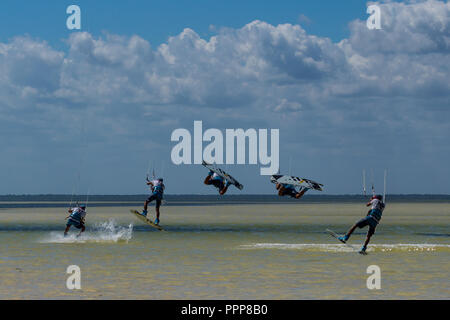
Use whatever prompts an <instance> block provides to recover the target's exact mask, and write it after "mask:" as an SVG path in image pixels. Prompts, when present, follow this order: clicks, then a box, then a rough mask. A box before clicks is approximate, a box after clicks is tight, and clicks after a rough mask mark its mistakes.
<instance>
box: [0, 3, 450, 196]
mask: <svg viewBox="0 0 450 320" xmlns="http://www.w3.org/2000/svg"><path fill="white" fill-rule="evenodd" d="M380 7H381V19H382V20H381V24H382V29H381V30H369V29H367V27H366V21H361V20H355V21H352V22H351V23H350V24H349V27H350V36H349V38H348V39H343V40H342V41H340V42H338V43H335V42H332V41H331V40H330V39H328V38H323V37H317V36H314V35H310V34H308V33H307V32H306V31H305V30H304V29H302V27H301V26H299V25H291V24H280V25H276V26H274V25H271V24H268V23H266V22H264V21H253V22H250V23H248V24H247V25H245V26H243V27H242V28H240V29H229V28H223V29H221V30H219V31H218V33H217V35H215V36H213V37H211V38H210V39H202V38H201V37H200V36H199V35H198V34H197V33H196V32H195V31H194V30H192V29H189V28H186V29H184V30H183V31H182V32H181V33H180V34H178V35H176V36H174V37H170V38H169V39H168V41H167V42H166V43H164V44H162V45H160V46H158V47H155V48H154V47H152V46H151V44H150V43H149V42H148V41H146V40H145V39H143V38H141V37H138V36H130V37H125V36H118V35H113V34H107V35H104V36H101V37H94V36H93V35H91V34H89V33H87V32H77V33H72V34H71V35H70V37H69V38H68V39H66V44H67V50H66V51H59V50H56V49H54V48H52V46H51V45H49V44H48V43H46V42H45V41H41V40H36V39H32V38H30V37H26V36H17V37H15V38H13V39H11V40H10V41H8V42H5V43H0V127H1V129H0V132H1V136H2V139H1V140H0V147H1V148H2V150H3V151H4V155H5V154H6V156H4V157H3V163H4V167H5V168H7V167H8V166H10V167H11V168H16V170H17V167H16V166H15V164H12V163H13V162H14V163H17V165H18V163H22V165H24V166H25V167H27V165H26V160H30V159H33V163H34V161H36V163H35V164H34V165H33V167H29V165H28V167H29V170H33V172H35V174H36V171H40V169H42V166H44V165H45V164H48V161H46V160H45V157H46V156H45V155H47V156H48V157H51V158H52V159H54V158H55V157H57V158H58V159H60V160H59V161H60V162H58V163H57V164H55V163H53V164H52V165H51V167H52V168H53V169H51V168H47V169H46V170H48V171H47V174H50V175H52V172H53V171H52V170H54V166H55V165H56V166H57V167H59V166H60V167H61V172H64V171H66V170H65V169H64V166H70V165H72V167H73V166H74V165H75V164H74V161H73V157H72V158H71V157H70V153H71V151H70V150H72V148H83V145H84V144H87V143H88V144H89V145H90V146H91V148H92V149H91V153H92V152H94V153H95V152H98V153H99V154H101V155H102V157H108V159H111V160H110V161H111V162H110V163H109V162H108V163H109V164H110V167H109V168H108V166H103V167H104V170H105V173H103V174H104V176H103V177H104V178H105V182H104V186H105V190H106V191H116V190H115V189H108V188H106V186H107V185H108V184H109V183H108V178H107V177H108V174H107V173H106V170H111V169H112V168H113V166H115V165H118V164H119V163H123V160H127V157H126V152H133V153H134V154H136V157H138V156H137V154H138V153H139V152H141V153H143V155H142V157H145V156H146V155H147V154H148V151H144V150H148V148H151V150H157V151H158V152H160V156H161V158H164V159H167V160H168V159H169V158H170V152H169V151H168V150H169V148H170V147H171V145H170V144H171V143H170V132H171V131H172V130H174V129H176V128H178V127H187V128H190V127H192V123H193V121H194V120H203V123H204V124H206V125H209V126H210V127H217V128H226V127H228V128H239V127H243V128H248V127H253V128H280V134H281V140H282V141H281V143H282V146H281V151H282V154H281V157H282V158H283V156H284V158H285V159H286V158H288V157H294V159H298V160H300V159H301V162H302V163H301V164H299V165H298V169H302V171H308V172H311V173H312V174H313V175H315V176H319V177H321V178H322V179H326V177H330V176H331V177H335V178H336V179H337V178H338V177H339V175H338V174H337V173H336V172H335V171H336V170H340V169H339V168H345V169H348V170H350V169H354V168H355V167H358V168H359V167H360V166H362V167H364V166H365V165H369V166H370V165H373V166H383V167H398V166H403V165H404V166H406V167H405V171H404V172H402V171H401V170H399V177H398V178H399V180H402V181H403V182H401V183H400V182H399V185H398V189H399V190H398V191H399V192H400V191H401V190H400V189H402V188H403V189H405V190H408V188H407V187H408V186H410V185H411V183H412V181H413V178H411V174H410V173H408V170H409V171H410V172H411V171H412V170H418V168H420V170H419V171H416V174H418V175H419V176H420V177H424V176H427V175H428V176H429V177H430V179H435V181H436V182H437V187H436V188H434V189H433V188H431V189H430V191H429V192H441V193H444V192H445V190H446V189H447V190H448V187H449V185H448V182H444V181H443V179H442V178H439V177H440V173H439V172H438V171H437V170H435V171H433V170H434V169H433V168H432V167H436V166H442V167H444V164H445V163H448V161H449V160H450V159H449V158H450V148H449V146H448V145H449V144H448V141H447V139H448V136H449V133H450V121H449V119H450V112H449V106H450V90H449V89H450V81H448V79H449V75H450V72H449V71H450V70H449V68H450V19H449V17H450V5H449V4H448V3H445V2H442V1H435V0H428V1H423V2H411V3H395V2H389V3H384V4H380ZM118 149H121V150H118ZM44 152H45V155H43V154H42V153H44ZM124 153H125V154H124ZM145 153H146V154H145ZM164 154H166V155H165V156H164ZM430 157H431V158H430ZM17 158H20V159H19V160H17ZM318 159H319V161H318ZM129 160H131V161H132V159H128V161H129ZM0 161H1V160H0ZM17 161H18V162H17ZM52 161H56V160H52ZM352 161H353V162H352ZM39 163H40V164H39ZM94 166H95V165H94ZM97 166H98V167H101V165H100V163H97ZM131 166H133V164H131ZM39 168H40V169H39ZM443 170H444V171H445V172H446V173H449V170H448V169H443ZM12 172H14V170H13V171H12ZM255 172H256V171H255ZM15 174H16V176H17V174H19V173H18V172H15ZM124 176H125V173H124ZM24 179H25V178H24ZM124 179H126V178H124ZM9 181H10V183H11V184H12V185H14V183H16V180H15V178H13V176H12V174H11V176H10V177H9ZM24 181H28V180H26V179H25V180H24ZM55 183H56V185H58V184H59V182H55ZM101 185H102V184H100V185H99V190H100V189H102V188H101V187H100V186H101ZM130 185H131V182H130ZM48 187H49V188H50V189H51V185H50V184H49V186H48ZM13 189H14V188H13ZM344 189H345V190H348V192H351V191H352V190H354V188H353V187H351V186H350V185H348V187H345V188H344ZM199 190H200V189H199ZM340 190H342V189H339V187H337V186H336V188H333V187H332V188H331V191H335V193H338V192H339V191H340ZM413 190H417V191H419V190H418V189H415V188H411V191H413ZM7 191H8V188H7V187H2V189H1V190H0V192H2V193H8V192H7ZM49 191H51V192H56V191H55V190H49ZM117 191H118V192H120V191H119V190H117ZM253 191H254V192H253V193H257V192H258V191H259V190H257V189H255V190H253ZM179 193H182V190H179Z"/></svg>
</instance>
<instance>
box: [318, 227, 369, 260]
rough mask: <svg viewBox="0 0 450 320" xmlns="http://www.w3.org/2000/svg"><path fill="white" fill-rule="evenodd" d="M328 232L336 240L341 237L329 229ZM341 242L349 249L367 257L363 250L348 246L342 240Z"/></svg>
mask: <svg viewBox="0 0 450 320" xmlns="http://www.w3.org/2000/svg"><path fill="white" fill-rule="evenodd" d="M326 231H327V232H328V233H329V234H330V235H331V236H332V237H334V238H336V239H337V240H339V235H338V234H336V233H335V232H334V231H333V230H330V229H327V230H326ZM339 242H341V243H343V244H345V245H346V246H347V247H349V248H352V249H353V250H355V251H357V252H358V253H360V254H363V255H366V254H367V252H365V251H361V250H359V249H358V248H356V247H354V246H352V245H351V244H348V243H346V242H343V241H341V240H339Z"/></svg>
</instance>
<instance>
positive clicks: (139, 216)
mask: <svg viewBox="0 0 450 320" xmlns="http://www.w3.org/2000/svg"><path fill="white" fill-rule="evenodd" d="M130 212H131V213H132V214H134V215H135V216H136V217H138V219H139V220H141V221H142V222H144V223H146V224H148V225H149V226H152V227H153V228H156V229H158V230H159V231H164V229H163V228H162V227H161V226H159V225H157V224H154V223H153V221H152V220H150V219H148V218H147V217H146V216H144V215H142V214H141V213H140V212H139V211H137V210H130Z"/></svg>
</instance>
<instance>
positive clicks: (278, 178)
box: [270, 174, 323, 191]
mask: <svg viewBox="0 0 450 320" xmlns="http://www.w3.org/2000/svg"><path fill="white" fill-rule="evenodd" d="M270 181H271V182H272V183H281V184H291V185H293V186H299V187H306V188H308V189H314V190H318V191H322V187H323V184H321V183H318V182H315V181H313V180H310V179H305V178H299V177H294V176H289V175H277V174H276V175H273V176H271V177H270Z"/></svg>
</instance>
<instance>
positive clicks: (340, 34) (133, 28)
mask: <svg viewBox="0 0 450 320" xmlns="http://www.w3.org/2000/svg"><path fill="white" fill-rule="evenodd" d="M71 4H76V5H79V6H80V7H81V9H82V14H83V20H82V21H83V30H84V31H88V32H90V33H92V34H94V35H98V34H100V33H101V32H103V31H106V32H109V33H113V34H122V35H133V34H137V35H139V36H142V37H144V38H145V39H147V40H149V41H150V43H151V44H152V45H159V44H161V43H162V42H165V41H166V40H167V38H168V37H169V36H174V35H177V34H179V33H180V32H181V31H182V30H183V29H184V28H187V27H188V28H192V29H193V30H195V31H196V32H197V33H198V34H199V35H201V36H202V37H209V36H211V35H212V34H214V29H211V26H215V27H216V28H221V27H230V28H240V27H242V26H243V25H245V24H247V23H248V22H250V21H253V20H263V21H266V22H268V23H270V24H280V23H292V24H298V23H301V24H302V26H303V27H304V28H305V29H306V30H307V31H308V32H309V33H312V34H315V35H318V36H323V37H329V38H331V39H333V41H339V40H341V39H342V38H344V37H346V36H347V35H348V33H349V30H348V22H349V21H351V20H353V19H358V18H359V19H364V18H365V17H367V14H366V12H365V8H366V5H365V2H364V1H360V0H347V1H333V0H322V1H298V0H297V1H288V0H286V1H257V0H247V1H237V0H227V1H211V0H197V1H186V0H177V1H175V0H169V1H144V0H140V1H138V0H131V1H114V2H112V1H105V0H97V1H55V0H53V1H48V0H43V1H24V0H4V1H2V3H1V7H2V10H1V11H0V26H1V28H0V39H1V40H2V41H5V40H7V39H9V38H11V37H13V36H16V35H20V34H29V35H31V36H33V37H38V38H41V39H44V40H47V41H49V42H51V43H52V44H55V45H57V44H58V42H59V41H60V40H61V39H64V38H66V37H67V33H69V32H70V31H69V30H67V29H66V28H65V20H66V17H67V16H66V14H65V10H66V8H67V7H68V6H69V5H71ZM301 15H304V16H306V17H307V19H302V18H300V16H301ZM308 19H309V20H308Z"/></svg>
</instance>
